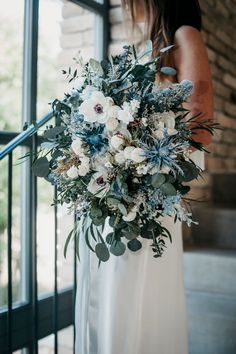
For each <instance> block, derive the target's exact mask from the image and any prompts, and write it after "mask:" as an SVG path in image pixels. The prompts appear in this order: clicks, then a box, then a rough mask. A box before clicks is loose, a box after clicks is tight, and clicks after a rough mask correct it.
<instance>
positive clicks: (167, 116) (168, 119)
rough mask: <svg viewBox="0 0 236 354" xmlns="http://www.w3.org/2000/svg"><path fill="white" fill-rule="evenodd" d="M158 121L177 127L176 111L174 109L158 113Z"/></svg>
mask: <svg viewBox="0 0 236 354" xmlns="http://www.w3.org/2000/svg"><path fill="white" fill-rule="evenodd" d="M158 118H159V121H158V123H161V122H162V123H164V126H165V127H166V128H172V129H174V128H175V113H174V112H172V111H168V112H163V113H160V114H159V115H158Z"/></svg>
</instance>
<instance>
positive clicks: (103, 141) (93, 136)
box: [76, 124, 108, 155]
mask: <svg viewBox="0 0 236 354" xmlns="http://www.w3.org/2000/svg"><path fill="white" fill-rule="evenodd" d="M104 127H105V126H104V125H101V124H94V125H92V126H91V124H90V126H85V127H84V128H83V129H81V131H80V132H78V133H77V134H76V135H77V136H78V137H80V138H81V139H82V140H83V141H84V142H85V143H86V144H87V145H89V148H90V152H91V154H92V155H95V154H98V153H100V152H103V151H106V150H107V148H108V139H107V137H106V135H105V133H104Z"/></svg>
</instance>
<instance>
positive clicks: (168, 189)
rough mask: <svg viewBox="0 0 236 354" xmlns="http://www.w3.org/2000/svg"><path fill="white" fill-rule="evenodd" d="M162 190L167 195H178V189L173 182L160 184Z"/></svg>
mask: <svg viewBox="0 0 236 354" xmlns="http://www.w3.org/2000/svg"><path fill="white" fill-rule="evenodd" d="M160 190H161V191H162V193H163V194H165V195H176V193H177V191H176V189H175V187H174V186H173V185H172V184H171V183H168V182H167V183H164V184H162V185H161V186H160Z"/></svg>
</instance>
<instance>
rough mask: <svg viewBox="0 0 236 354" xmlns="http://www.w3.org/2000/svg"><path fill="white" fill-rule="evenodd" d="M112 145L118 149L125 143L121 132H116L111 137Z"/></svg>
mask: <svg viewBox="0 0 236 354" xmlns="http://www.w3.org/2000/svg"><path fill="white" fill-rule="evenodd" d="M110 144H111V146H112V147H113V148H114V149H116V150H118V149H119V148H120V147H121V146H122V145H123V144H124V137H123V135H121V134H116V135H113V136H112V137H111V140H110Z"/></svg>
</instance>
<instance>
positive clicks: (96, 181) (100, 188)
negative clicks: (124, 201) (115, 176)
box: [87, 172, 110, 198]
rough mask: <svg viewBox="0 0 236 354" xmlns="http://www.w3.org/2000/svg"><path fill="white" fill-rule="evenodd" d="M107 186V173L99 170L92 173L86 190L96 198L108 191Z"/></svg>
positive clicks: (108, 186)
mask: <svg viewBox="0 0 236 354" xmlns="http://www.w3.org/2000/svg"><path fill="white" fill-rule="evenodd" d="M109 188H110V185H109V183H108V182H107V175H106V174H105V173H101V172H96V173H94V175H93V176H92V178H91V180H90V182H89V184H88V186H87V190H88V191H89V192H90V193H92V194H94V195H95V196H96V197H98V198H102V197H103V196H104V195H105V194H106V193H107V192H108V190H109Z"/></svg>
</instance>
